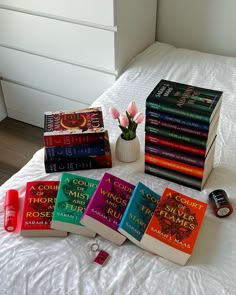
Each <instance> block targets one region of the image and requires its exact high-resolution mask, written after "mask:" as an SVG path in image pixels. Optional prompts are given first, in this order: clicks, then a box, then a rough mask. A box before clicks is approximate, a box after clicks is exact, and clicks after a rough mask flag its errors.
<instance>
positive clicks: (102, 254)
mask: <svg viewBox="0 0 236 295" xmlns="http://www.w3.org/2000/svg"><path fill="white" fill-rule="evenodd" d="M109 256H110V254H109V253H107V252H106V251H104V250H100V251H99V253H98V255H97V256H96V257H95V258H94V260H93V262H95V263H97V264H99V265H103V264H104V263H105V262H106V261H107V259H108V257H109Z"/></svg>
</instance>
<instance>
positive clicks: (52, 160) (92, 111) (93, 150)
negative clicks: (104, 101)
mask: <svg viewBox="0 0 236 295" xmlns="http://www.w3.org/2000/svg"><path fill="white" fill-rule="evenodd" d="M44 147H45V148H44V149H45V154H44V164H45V170H46V172H47V173H50V172H60V171H73V170H83V169H97V168H110V167H112V156H111V149H110V143H109V137H108V131H107V130H105V128H104V122H103V114H102V109H101V108H100V107H94V108H86V109H83V110H75V111H57V112H45V113H44Z"/></svg>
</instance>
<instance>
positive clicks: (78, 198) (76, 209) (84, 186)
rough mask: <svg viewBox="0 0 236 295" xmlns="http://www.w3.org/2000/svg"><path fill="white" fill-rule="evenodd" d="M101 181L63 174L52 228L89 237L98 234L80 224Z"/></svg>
mask: <svg viewBox="0 0 236 295" xmlns="http://www.w3.org/2000/svg"><path fill="white" fill-rule="evenodd" d="M98 183H99V181H98V180H96V179H92V178H88V177H84V176H80V175H75V174H71V173H65V172H64V173H62V175H61V180H60V185H59V189H58V194H57V199H56V204H55V208H54V212H53V216H52V224H51V227H52V228H54V229H58V230H64V231H68V232H71V233H75V234H80V235H84V236H88V237H95V235H96V233H95V232H94V231H93V230H92V229H88V228H86V227H85V226H83V225H82V224H81V223H80V219H81V217H82V215H83V213H84V210H85V208H86V207H87V205H88V203H89V201H90V199H91V198H92V196H93V194H94V192H95V190H96V188H97V185H98Z"/></svg>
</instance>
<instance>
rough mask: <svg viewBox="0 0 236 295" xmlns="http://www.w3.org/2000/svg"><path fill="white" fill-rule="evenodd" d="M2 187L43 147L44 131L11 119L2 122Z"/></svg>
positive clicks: (0, 178) (0, 171)
mask: <svg viewBox="0 0 236 295" xmlns="http://www.w3.org/2000/svg"><path fill="white" fill-rule="evenodd" d="M0 143H1V144H0V185H1V184H3V183H4V182H5V181H6V180H7V179H8V178H10V177H11V176H12V175H13V174H14V173H16V172H17V171H18V170H19V169H20V168H22V167H23V166H24V165H25V164H26V163H27V162H28V161H29V160H30V159H31V157H32V156H33V154H34V153H35V152H36V151H37V150H39V149H40V148H42V147H43V129H41V128H39V127H35V126H32V125H29V124H25V123H22V122H19V121H16V120H13V119H10V118H6V119H4V120H3V121H1V122H0Z"/></svg>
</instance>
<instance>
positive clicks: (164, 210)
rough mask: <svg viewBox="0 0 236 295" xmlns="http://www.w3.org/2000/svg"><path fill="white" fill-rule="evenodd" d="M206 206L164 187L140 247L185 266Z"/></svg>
mask: <svg viewBox="0 0 236 295" xmlns="http://www.w3.org/2000/svg"><path fill="white" fill-rule="evenodd" d="M206 209H207V203H205V202H202V201H199V200H197V199H194V198H191V197H189V196H185V195H183V194H181V193H179V192H177V191H175V190H172V189H170V188H166V189H165V191H164V193H163V194H162V197H161V200H160V202H159V205H158V206H157V207H156V209H155V212H154V214H153V215H152V218H151V220H150V223H149V224H148V226H147V228H146V230H145V233H144V235H143V238H142V240H141V244H142V245H143V246H144V247H146V249H148V250H149V251H150V252H152V253H154V254H157V255H160V256H162V257H164V258H166V259H168V260H171V261H173V262H175V263H178V264H181V265H185V264H186V262H187V261H188V259H189V258H190V256H191V254H192V252H193V249H194V245H195V243H196V240H197V237H198V233H199V230H200V228H201V225H202V222H203V219H204V215H205V212H206Z"/></svg>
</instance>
